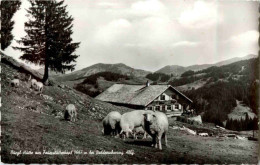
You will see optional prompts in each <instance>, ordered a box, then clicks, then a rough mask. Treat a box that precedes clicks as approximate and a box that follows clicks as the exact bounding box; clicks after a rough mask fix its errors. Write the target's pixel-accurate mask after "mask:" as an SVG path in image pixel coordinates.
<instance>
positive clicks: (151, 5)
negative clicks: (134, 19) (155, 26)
mask: <svg viewBox="0 0 260 165" xmlns="http://www.w3.org/2000/svg"><path fill="white" fill-rule="evenodd" d="M165 8H166V7H165V6H164V4H163V3H162V2H161V1H159V0H145V1H138V2H135V3H133V4H132V5H131V7H130V11H129V13H131V14H134V15H139V16H143V15H158V14H161V12H162V11H163V10H165Z"/></svg>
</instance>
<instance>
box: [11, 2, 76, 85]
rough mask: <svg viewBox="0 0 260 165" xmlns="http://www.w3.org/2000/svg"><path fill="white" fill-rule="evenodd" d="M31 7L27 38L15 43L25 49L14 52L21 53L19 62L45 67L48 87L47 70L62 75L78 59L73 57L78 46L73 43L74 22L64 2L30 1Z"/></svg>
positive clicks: (44, 79) (72, 68)
mask: <svg viewBox="0 0 260 165" xmlns="http://www.w3.org/2000/svg"><path fill="white" fill-rule="evenodd" d="M30 3H31V7H30V8H29V10H27V12H28V14H29V16H28V17H29V21H28V22H26V23H25V32H26V33H27V35H26V36H25V37H24V38H22V39H21V40H19V41H17V42H18V43H19V44H22V45H23V46H24V47H14V48H15V49H18V50H21V51H23V52H24V54H23V55H22V56H21V57H20V58H21V59H22V60H25V61H27V62H31V63H35V64H38V65H44V66H45V69H44V76H43V82H44V83H45V84H47V82H48V77H49V75H48V71H49V69H51V70H53V71H56V72H61V73H64V72H65V71H67V70H71V71H72V70H74V69H75V65H74V64H71V62H75V60H76V58H77V57H78V55H75V54H72V53H73V52H74V51H75V50H76V49H77V48H78V47H79V44H80V43H72V38H71V35H72V33H73V31H72V27H73V24H72V21H73V18H72V17H71V16H69V14H68V12H67V11H66V8H67V6H66V5H63V3H64V1H60V2H57V1H56V0H50V1H41V0H30Z"/></svg>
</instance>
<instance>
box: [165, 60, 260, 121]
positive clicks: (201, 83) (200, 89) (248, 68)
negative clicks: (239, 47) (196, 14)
mask: <svg viewBox="0 0 260 165" xmlns="http://www.w3.org/2000/svg"><path fill="white" fill-rule="evenodd" d="M189 73H190V74H186V75H187V76H183V77H181V78H179V79H175V80H173V81H171V82H170V84H171V85H173V86H178V89H180V90H182V91H184V93H185V94H186V95H187V96H188V97H190V98H191V99H192V100H193V101H194V104H193V106H194V108H195V109H196V110H197V112H198V113H202V112H203V114H204V115H203V120H204V121H207V122H213V123H216V124H219V125H221V123H222V122H223V121H224V120H226V119H227V118H228V114H230V113H231V111H232V110H233V109H234V108H235V107H236V106H237V101H236V100H238V101H240V102H241V103H243V104H244V106H245V107H247V108H250V109H252V111H253V112H254V113H255V114H257V113H258V107H259V103H258V101H257V99H258V97H259V95H258V92H257V91H258V90H259V59H258V58H257V59H255V58H253V59H249V60H243V61H239V62H235V63H232V64H228V65H224V66H220V67H216V66H213V67H210V68H207V69H204V70H201V71H197V72H189Z"/></svg>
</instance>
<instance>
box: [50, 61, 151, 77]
mask: <svg viewBox="0 0 260 165" xmlns="http://www.w3.org/2000/svg"><path fill="white" fill-rule="evenodd" d="M106 71H107V72H112V73H118V74H122V75H128V76H134V77H145V76H146V75H147V74H149V73H150V72H148V71H144V70H141V69H134V68H131V67H129V66H127V65H125V64H122V63H119V64H102V63H98V64H95V65H92V66H89V67H87V68H84V69H81V70H78V71H75V72H72V73H69V74H65V75H57V76H54V78H55V79H56V80H59V81H61V82H64V81H72V80H76V79H83V78H86V77H87V76H90V75H93V74H96V73H99V72H106Z"/></svg>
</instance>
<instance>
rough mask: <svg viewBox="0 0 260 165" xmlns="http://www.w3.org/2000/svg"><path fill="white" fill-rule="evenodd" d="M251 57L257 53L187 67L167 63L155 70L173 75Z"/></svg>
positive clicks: (254, 56) (255, 56)
mask: <svg viewBox="0 0 260 165" xmlns="http://www.w3.org/2000/svg"><path fill="white" fill-rule="evenodd" d="M251 58H257V55H253V54H249V55H247V56H244V57H235V58H231V59H228V60H224V61H220V62H217V63H214V64H202V65H191V66H187V67H183V66H179V65H168V66H165V67H163V68H161V69H159V70H158V71H156V73H164V74H168V75H170V74H173V75H176V76H178V75H181V74H182V73H184V72H186V71H188V70H192V71H198V70H203V69H207V68H209V67H212V66H223V65H228V64H231V63H234V62H237V61H241V60H247V59H251Z"/></svg>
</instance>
